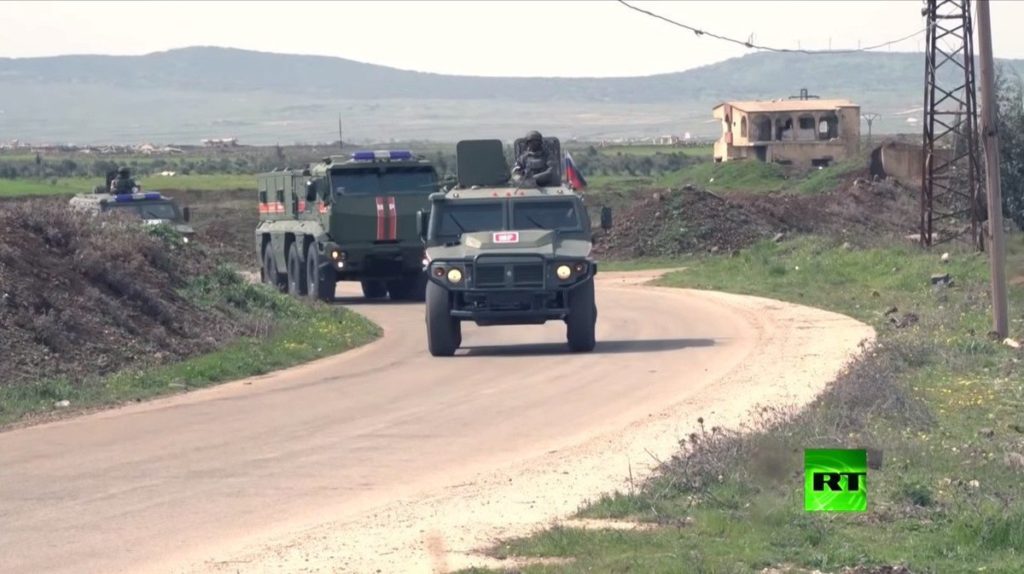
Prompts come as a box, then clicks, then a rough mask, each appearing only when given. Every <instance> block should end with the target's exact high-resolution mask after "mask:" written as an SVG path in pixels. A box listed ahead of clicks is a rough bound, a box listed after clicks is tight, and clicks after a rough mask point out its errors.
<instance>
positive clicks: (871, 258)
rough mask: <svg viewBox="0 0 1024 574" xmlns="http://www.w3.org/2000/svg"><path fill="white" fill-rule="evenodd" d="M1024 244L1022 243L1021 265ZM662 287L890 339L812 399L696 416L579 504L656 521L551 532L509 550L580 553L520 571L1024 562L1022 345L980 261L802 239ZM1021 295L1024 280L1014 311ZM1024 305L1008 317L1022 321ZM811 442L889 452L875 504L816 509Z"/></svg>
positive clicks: (1014, 565)
mask: <svg viewBox="0 0 1024 574" xmlns="http://www.w3.org/2000/svg"><path fill="white" fill-rule="evenodd" d="M1022 251H1024V248H1022V246H1021V245H1019V244H1015V245H1014V246H1013V249H1012V255H1011V264H1010V265H1009V266H1008V267H1009V268H1010V269H1013V268H1017V267H1015V265H1019V264H1020V262H1021V260H1022V259H1024V257H1022V255H1021V252H1022ZM946 272H948V273H949V274H950V275H951V276H952V278H953V281H954V282H953V284H952V285H951V286H942V285H939V286H934V287H933V286H932V285H931V283H930V281H929V277H930V276H931V275H932V274H934V273H946ZM658 283H659V284H661V285H665V286H675V287H689V288H701V289H716V290H724V291H731V292H736V293H746V294H753V295H760V296H767V297H773V298H778V299H784V300H789V301H794V302H799V303H803V304H808V305H814V306H820V307H824V308H827V309H831V310H835V311H838V312H843V313H847V314H849V315H852V316H854V317H856V318H858V319H860V320H863V321H865V322H867V323H869V324H871V325H872V326H874V327H875V328H876V330H877V331H878V334H879V340H878V345H877V346H876V347H875V348H874V349H872V350H870V351H868V352H867V353H865V355H864V356H863V357H862V358H861V359H859V360H858V361H857V362H856V363H855V364H854V365H853V366H851V367H850V368H849V369H848V370H847V371H846V372H844V373H843V375H842V376H841V377H840V378H839V379H838V380H837V381H836V382H835V383H834V384H833V385H832V386H831V387H830V388H829V389H828V390H827V391H826V392H825V393H824V394H823V395H822V396H821V397H820V398H819V399H818V400H816V401H815V402H814V403H813V404H812V405H810V406H809V407H808V408H807V409H805V410H804V411H802V412H800V413H787V412H780V411H775V410H764V411H762V412H760V413H759V417H758V420H757V421H756V422H755V424H754V425H753V428H754V432H748V433H744V434H740V433H735V432H732V431H729V430H723V429H707V428H704V427H703V425H701V429H700V430H699V431H698V432H696V433H694V434H691V435H690V437H689V439H688V440H686V441H685V443H684V451H683V452H682V453H681V454H680V455H679V456H678V457H675V458H673V459H672V460H671V461H669V462H667V463H666V464H665V465H664V466H663V467H662V469H661V471H660V472H659V473H658V474H657V475H656V476H655V477H653V478H652V479H651V480H650V481H649V482H648V483H647V484H645V485H643V486H642V488H639V489H638V490H637V491H636V492H631V493H614V494H612V495H610V496H607V497H604V498H603V499H602V500H600V501H598V502H597V503H596V504H593V505H591V506H589V507H587V508H585V509H584V510H583V511H582V512H581V513H580V514H581V515H582V516H586V517H607V518H620V519H633V520H639V521H647V522H654V523H656V524H658V525H660V527H657V528H655V529H653V530H649V531H641V530H636V531H602V530H597V531H594V530H578V529H572V528H555V529H549V530H546V531H544V532H542V533H540V534H538V535H536V536H532V537H528V538H525V539H516V540H511V541H508V542H506V543H505V544H502V545H501V546H500V547H499V548H497V549H495V550H494V552H495V553H496V554H498V555H500V556H509V555H515V556H525V557H531V556H537V557H539V556H545V557H568V558H572V559H573V561H572V563H571V564H569V565H567V566H558V567H552V566H539V565H538V566H531V567H527V568H525V569H524V570H523V571H524V572H549V571H550V572H554V571H558V572H591V571H594V572H627V571H628V572H666V573H667V572H679V571H680V568H681V567H682V566H681V565H683V564H685V565H686V566H685V571H687V572H757V571H760V570H761V569H763V568H767V567H772V566H781V565H793V566H797V567H802V568H808V569H821V570H825V571H830V572H838V571H840V569H841V568H842V567H844V566H858V565H864V566H879V565H894V564H901V563H902V564H905V565H907V566H908V567H909V569H910V571H912V572H943V573H945V572H978V571H983V572H999V573H1011V572H1020V571H1022V567H1024V555H1022V549H1024V494H1022V492H1021V490H1020V481H1021V476H1022V474H1024V447H1022V444H1024V417H1022V415H1021V405H1024V382H1022V381H1024V377H1022V371H1021V365H1020V360H1021V356H1020V351H1019V350H1015V349H1012V348H1010V347H1008V346H1006V345H1002V344H1001V343H999V342H994V341H991V340H989V339H988V338H987V337H986V333H987V331H988V329H989V324H990V323H989V313H990V308H989V305H988V303H987V299H986V293H987V292H986V284H987V271H986V263H985V259H984V257H980V256H977V255H975V254H972V253H966V252H959V251H953V252H952V258H951V261H950V262H949V263H948V264H942V263H941V262H940V261H939V258H938V254H937V253H934V252H932V253H923V252H921V251H920V250H919V249H918V248H916V247H913V246H906V247H904V246H900V247H890V248H884V249H864V250H862V249H856V248H853V249H847V248H843V247H841V246H839V245H838V242H837V241H831V240H822V239H817V238H804V239H800V240H795V241H789V242H784V243H781V244H775V243H770V242H766V243H762V244H759V245H757V246H756V247H753V248H751V249H749V250H746V251H744V252H743V253H741V254H740V255H739V256H738V257H712V258H705V259H702V260H693V261H690V262H687V269H686V270H685V271H681V272H676V273H672V274H669V275H667V276H665V277H664V278H663V279H661V280H659V282H658ZM1022 304H1024V290H1022V289H1021V288H1020V287H1015V288H1013V289H1012V290H1011V308H1013V309H1019V308H1021V305H1022ZM890 307H896V308H897V309H898V310H897V311H895V312H890V313H886V311H887V310H889V308H890ZM1017 315H1018V318H1015V319H1013V323H1012V325H1011V329H1012V330H1014V331H1015V332H1018V333H1019V332H1020V330H1021V328H1022V325H1021V322H1022V320H1021V319H1020V318H1019V314H1017ZM915 319H916V320H915ZM815 447H838V448H843V447H846V448H865V447H867V448H877V449H881V450H882V451H883V463H882V466H881V468H880V469H877V470H874V469H873V470H869V477H868V480H869V484H870V489H869V495H868V496H869V498H868V504H869V511H868V512H867V513H863V514H861V513H855V514H826V513H806V512H804V511H803V485H802V480H803V476H802V450H803V449H804V448H815ZM684 519H689V520H692V522H689V523H684ZM478 571H479V570H478ZM868 571H871V572H874V571H876V570H865V572H868Z"/></svg>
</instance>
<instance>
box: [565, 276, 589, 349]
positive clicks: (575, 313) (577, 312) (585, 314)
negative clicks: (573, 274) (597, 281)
mask: <svg viewBox="0 0 1024 574" xmlns="http://www.w3.org/2000/svg"><path fill="white" fill-rule="evenodd" d="M565 322H566V338H567V339H568V340H569V350H570V351H572V352H574V353H580V352H589V351H593V350H594V346H595V345H596V344H597V341H596V340H595V338H594V329H595V327H596V326H597V304H596V303H595V302H594V280H593V279H591V280H590V281H587V282H586V283H583V284H582V285H580V286H578V287H576V288H575V289H573V290H572V291H570V292H569V316H568V317H567V318H566V321H565Z"/></svg>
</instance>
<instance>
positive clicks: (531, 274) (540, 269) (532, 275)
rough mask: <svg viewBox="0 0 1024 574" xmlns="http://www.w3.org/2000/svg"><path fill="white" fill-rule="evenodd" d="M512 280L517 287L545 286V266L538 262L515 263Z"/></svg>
mask: <svg viewBox="0 0 1024 574" xmlns="http://www.w3.org/2000/svg"><path fill="white" fill-rule="evenodd" d="M512 280H513V282H514V283H515V286H516V287H543V286H544V266H543V265H541V264H538V263H521V264H518V265H513V266H512Z"/></svg>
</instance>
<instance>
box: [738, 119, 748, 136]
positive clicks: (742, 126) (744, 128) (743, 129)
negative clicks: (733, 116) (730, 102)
mask: <svg viewBox="0 0 1024 574" xmlns="http://www.w3.org/2000/svg"><path fill="white" fill-rule="evenodd" d="M740 137H744V138H745V137H747V116H743V117H742V118H740Z"/></svg>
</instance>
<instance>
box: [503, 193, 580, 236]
mask: <svg viewBox="0 0 1024 574" xmlns="http://www.w3.org/2000/svg"><path fill="white" fill-rule="evenodd" d="M578 228H579V214H578V213H577V212H576V203H575V202H573V201H567V200H558V201H551V200H544V201H537V200H525V199H517V200H515V201H513V202H512V229H560V230H569V229H578Z"/></svg>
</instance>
